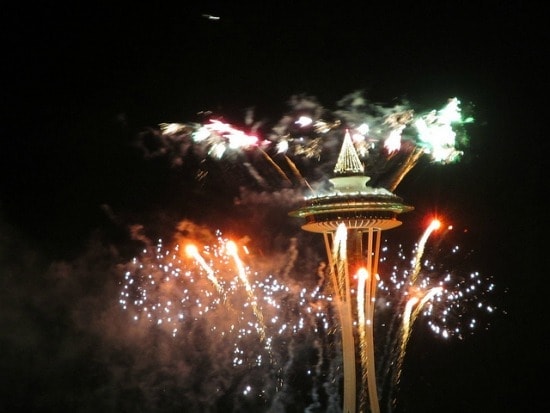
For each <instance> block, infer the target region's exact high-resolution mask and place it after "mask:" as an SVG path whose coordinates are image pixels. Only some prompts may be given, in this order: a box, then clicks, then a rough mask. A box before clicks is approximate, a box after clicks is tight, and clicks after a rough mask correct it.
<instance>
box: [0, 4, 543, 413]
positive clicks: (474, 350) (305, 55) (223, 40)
mask: <svg viewBox="0 0 550 413" xmlns="http://www.w3.org/2000/svg"><path fill="white" fill-rule="evenodd" d="M207 15H212V16H219V17H220V18H219V20H213V19H209V18H208V17H207ZM2 20H3V23H2V51H1V53H2V57H3V59H2V61H3V63H2V67H3V71H2V72H3V74H2V77H1V79H2V94H1V96H2V103H3V109H2V117H3V121H2V122H1V126H0V128H1V129H0V136H1V138H2V144H1V147H0V168H1V171H0V218H1V232H0V234H1V235H0V237H1V239H0V242H1V245H0V254H1V255H0V258H1V268H2V283H3V285H2V292H1V294H0V297H2V299H1V304H0V306H1V308H2V311H1V322H2V326H1V330H2V334H1V335H2V343H3V344H2V357H0V363H1V369H2V381H3V382H4V383H3V385H2V386H1V398H0V411H2V412H14V411H22V410H24V409H29V410H27V411H35V412H50V411H51V412H53V411H56V412H62V411H72V412H76V411H78V412H85V411H93V410H94V408H93V407H92V406H96V407H97V406H100V407H97V408H96V410H95V411H108V410H109V409H110V411H135V410H133V409H132V408H129V407H125V406H130V405H131V404H125V403H124V402H122V401H120V400H119V401H118V404H116V403H115V404H107V403H104V404H102V403H101V401H98V400H97V397H98V396H94V394H95V393H94V389H96V388H98V387H99V386H100V384H99V382H100V381H101V377H103V375H102V374H101V372H100V373H98V371H97V370H101V369H107V365H108V363H103V362H102V360H103V359H102V358H101V357H100V356H99V354H100V353H101V352H102V350H104V349H103V348H102V346H105V344H104V343H102V341H101V340H99V339H97V337H96V336H95V335H90V336H89V337H88V336H87V335H86V332H85V330H84V332H82V330H78V332H76V330H75V328H74V324H76V323H77V322H76V321H75V316H74V314H73V311H74V306H73V305H72V301H71V300H74V301H75V302H78V301H80V303H82V300H85V299H89V296H90V294H92V295H93V292H94V291H101V289H102V282H103V283H104V282H105V281H104V278H103V279H102V278H99V279H90V278H89V277H88V278H86V276H83V277H81V278H79V277H78V276H77V275H78V274H80V273H82V274H88V276H89V275H90V274H92V273H93V272H94V270H93V269H91V268H90V267H92V266H93V265H92V264H91V263H92V262H95V258H93V257H90V250H91V249H92V247H91V246H90V244H91V243H93V242H94V241H90V240H94V239H95V236H96V235H94V234H97V233H98V232H99V233H101V238H102V239H103V242H104V243H106V244H108V245H114V246H116V248H118V249H119V251H120V255H121V256H123V257H124V256H126V255H128V256H131V255H132V254H133V253H135V252H134V251H135V245H134V244H131V243H128V242H127V239H126V238H125V237H126V236H127V232H126V231H127V227H128V226H129V225H130V224H134V223H144V224H146V225H147V228H149V229H150V230H151V231H152V233H155V234H161V235H165V234H170V232H171V231H173V228H174V224H175V223H176V222H177V221H178V220H179V219H182V218H183V217H185V216H188V217H194V218H196V219H199V220H200V219H203V221H211V222H212V223H216V224H217V223H222V222H223V221H224V218H223V215H224V214H225V213H226V212H227V211H225V210H224V211H223V213H222V211H220V210H219V208H218V205H220V203H218V201H219V200H218V199H217V198H218V196H219V198H220V199H223V200H224V201H225V202H227V204H228V205H229V204H230V203H231V202H230V200H231V197H232V195H233V194H229V193H228V194H224V193H218V194H216V195H215V196H214V195H213V194H209V193H208V191H203V192H200V193H199V194H195V193H194V192H193V191H187V190H186V188H187V187H186V183H185V182H186V179H189V175H188V174H187V172H188V171H186V170H185V168H182V169H178V168H169V167H168V166H167V165H166V164H165V163H162V162H160V161H146V160H144V159H143V155H142V153H140V152H139V151H138V150H136V149H135V147H134V146H133V143H134V142H135V139H136V136H138V134H139V133H140V132H142V131H143V130H146V129H147V128H149V127H154V126H156V125H158V124H159V123H162V122H186V121H187V120H189V119H192V118H195V117H196V113H197V112H199V111H203V110H212V111H214V112H216V113H221V114H223V115H224V116H225V117H226V118H227V119H231V120H235V121H236V122H238V121H239V120H241V119H242V118H243V116H244V111H245V109H246V108H249V107H255V108H256V111H257V113H258V115H259V116H265V117H267V118H271V119H276V118H278V117H279V116H280V115H281V113H283V112H284V110H285V105H286V102H287V100H288V99H289V97H290V96H292V95H294V94H298V93H306V94H310V95H313V96H315V97H317V98H318V100H319V101H320V102H322V103H323V104H326V105H327V106H330V105H332V104H333V103H334V102H336V101H337V100H338V99H340V98H341V97H342V96H344V95H346V94H348V93H350V92H353V91H355V90H363V91H364V92H365V95H366V96H367V97H368V98H369V99H370V100H372V101H374V102H384V101H385V102H392V101H396V100H398V99H402V98H406V99H409V100H410V101H412V102H420V103H421V104H422V105H424V106H425V107H437V106H438V105H440V102H442V101H444V100H445V99H447V98H448V97H451V96H458V97H459V98H460V99H461V100H462V101H463V102H471V103H473V105H474V106H475V111H474V116H475V118H476V122H475V124H474V125H473V126H472V130H471V139H472V142H471V148H470V149H469V152H468V154H467V157H466V160H465V162H463V163H458V164H457V165H453V166H450V167H449V168H448V169H445V168H430V166H426V165H421V167H419V168H418V170H414V171H413V172H411V173H410V175H409V176H407V178H406V179H405V180H404V181H403V183H402V184H401V185H400V187H399V191H398V194H399V195H400V196H402V197H403V198H404V199H406V200H407V201H408V202H409V203H411V204H413V205H415V207H416V210H415V212H414V213H412V214H411V215H410V216H408V217H407V218H406V219H404V221H405V223H404V226H403V230H404V231H407V230H410V231H414V233H415V234H419V233H420V231H421V227H422V224H421V221H422V219H423V217H424V216H425V213H426V212H432V211H434V212H442V213H445V214H449V215H450V216H452V217H453V219H454V220H455V221H457V222H459V223H460V225H463V226H465V227H469V228H471V229H472V231H473V233H474V234H473V238H474V241H473V242H474V246H475V248H476V250H478V253H479V255H480V256H481V257H482V258H480V262H479V265H480V267H481V269H482V271H483V272H485V273H490V274H492V276H493V277H494V281H495V284H496V285H497V291H498V295H497V297H495V298H494V300H496V304H497V306H498V308H499V310H502V311H499V312H498V314H496V315H495V317H494V320H493V321H492V323H491V324H492V325H491V328H490V329H489V330H487V331H482V332H479V333H477V334H475V335H474V336H472V337H470V338H468V340H464V341H459V342H452V343H443V344H442V343H441V342H439V341H434V340H433V338H431V337H430V336H429V335H427V334H420V333H419V334H416V335H415V336H414V338H413V341H412V344H411V349H410V351H409V353H408V354H409V358H408V360H410V361H408V363H409V366H408V367H407V369H408V370H407V371H408V372H409V373H405V375H404V378H403V383H402V387H403V391H402V393H401V394H400V396H399V397H400V398H401V400H402V401H401V402H400V409H401V410H399V411H403V412H431V411H441V412H443V411H445V412H493V411H494V412H515V411H527V410H533V408H532V407H529V406H537V405H538V406H541V405H544V404H545V403H546V402H545V400H546V397H544V396H545V395H544V394H543V383H544V382H545V379H544V377H545V374H546V371H547V368H548V356H547V351H546V345H545V344H546V335H547V334H546V331H547V320H548V318H547V315H548V313H547V308H546V302H547V297H546V296H547V290H546V288H547V285H546V284H547V282H548V280H547V277H546V276H547V268H548V267H547V265H546V261H547V258H546V257H547V254H546V248H545V247H546V242H545V236H546V222H547V218H546V216H547V214H546V212H547V208H546V203H547V201H546V189H547V186H546V179H545V172H544V170H543V167H544V162H545V157H546V156H547V151H548V137H547V131H546V127H547V111H546V103H545V100H546V95H547V84H548V80H547V71H546V70H545V67H544V66H545V61H546V55H547V53H546V50H547V44H548V40H549V39H548V35H547V32H546V30H545V29H544V24H545V23H546V22H545V21H544V18H543V13H542V10H539V9H537V8H535V7H533V6H528V5H526V4H524V3H522V2H502V3H499V2H495V3H492V2H491V3H489V2H481V3H479V2H478V3H476V4H472V5H468V6H464V5H462V4H458V3H446V2H441V3H434V4H432V3H425V2H384V3H378V4H371V3H365V2H362V3H359V4H355V3H352V2H350V3H349V4H347V3H346V2H332V3H329V4H326V5H323V4H321V3H319V2H307V3H304V4H302V3H299V4H298V3H291V2H289V4H283V2H277V6H273V5H270V4H267V5H266V4H262V3H258V4H254V5H246V6H245V5H238V4H224V5H215V4H176V5H171V6H167V5H152V4H144V5H137V4H131V5H123V4H116V3H113V4H105V5H98V4H94V5H88V6H87V7H85V6H74V5H72V6H71V5H66V6H60V5H54V4H46V3H43V4H38V5H33V6H31V5H20V6H14V5H10V6H8V7H4V8H3V10H2ZM189 185H191V184H189ZM102 205H103V206H105V205H108V206H109V208H110V209H111V210H112V211H115V214H116V215H117V216H118V217H119V219H120V220H121V221H122V223H121V222H120V221H119V222H118V225H116V226H115V225H113V221H112V219H110V218H111V217H109V216H107V214H105V207H102ZM205 205H206V206H205ZM197 206H198V207H199V208H196V207H197ZM228 208H229V207H228ZM205 210H206V212H205ZM229 210H230V211H231V208H229ZM159 211H160V212H159ZM184 211H185V212H184ZM199 211H201V213H199ZM233 212H235V213H236V214H238V212H237V211H233ZM206 213H209V214H210V215H209V216H208V219H207V218H206V217H205V214H206ZM201 214H202V215H201ZM241 218H242V217H241ZM235 221H237V219H236V220H235ZM231 225H233V229H236V230H238V228H239V225H238V224H235V223H233V224H231ZM274 225H276V224H274ZM268 230H269V228H268V229H267V230H266V231H267V232H269V231H268ZM96 242H97V241H96ZM320 242H321V241H320V240H319V243H320ZM83 257H84V258H83ZM60 263H67V264H66V267H67V268H70V270H67V274H69V275H67V274H65V275H66V276H68V277H69V278H71V281H70V282H69V283H68V282H67V280H66V279H64V278H63V276H61V275H59V278H55V279H54V280H53V281H52V278H51V274H52V273H55V274H59V273H60V272H62V271H61V270H60V266H61V264H60ZM52 268H53V269H52ZM96 270H97V271H99V270H100V269H96ZM46 274H50V275H46ZM60 279H61V280H62V281H63V283H61V284H62V286H61V287H60V286H59V284H58V283H59V280H60ZM102 280H103V281H102ZM60 288H61V289H70V292H67V291H65V290H64V291H63V292H60V291H59V289H60ZM90 291H92V293H90ZM60 297H67V299H66V301H63V300H60ZM90 308H92V307H90ZM79 317H80V318H79V320H80V321H82V320H81V318H82V317H85V316H84V315H82V314H81V313H80V315H79ZM86 317H93V315H92V314H88V315H87V316H86ZM419 331H421V330H419ZM92 336H93V337H95V338H93V339H92ZM94 340H96V341H94ZM90 360H91V361H90ZM103 384H104V383H103ZM114 385H115V384H113V386H114ZM94 397H95V400H94ZM119 397H120V398H121V399H122V398H124V397H128V398H132V397H133V396H132V394H126V395H124V394H121V395H120V396H119ZM177 397H178V396H177V394H176V395H174V396H173V397H172V398H170V397H168V396H167V397H166V400H168V401H166V404H165V405H163V406H164V407H163V408H160V407H158V408H156V409H154V410H153V409H150V410H143V411H176V410H178V411H186V408H185V407H182V406H180V405H178V403H177V402H174V404H173V405H171V404H170V402H169V400H173V399H177ZM90 400H94V401H93V402H91V401H90ZM108 406H109V407H108ZM289 411H292V410H289Z"/></svg>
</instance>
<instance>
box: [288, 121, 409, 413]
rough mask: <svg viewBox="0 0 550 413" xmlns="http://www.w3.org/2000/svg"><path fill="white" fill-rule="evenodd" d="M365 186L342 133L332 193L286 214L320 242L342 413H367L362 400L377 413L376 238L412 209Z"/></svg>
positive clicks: (309, 199)
mask: <svg viewBox="0 0 550 413" xmlns="http://www.w3.org/2000/svg"><path fill="white" fill-rule="evenodd" d="M369 180H370V177H368V176H365V175H364V166H363V164H362V163H361V160H360V159H359V156H358V154H357V151H356V150H355V147H354V146H353V142H352V140H351V135H350V133H349V131H346V133H345V137H344V141H343V144H342V148H341V150H340V153H339V156H338V160H337V162H336V165H335V167H334V177H333V178H332V179H329V182H330V184H331V189H330V190H328V191H325V192H323V193H318V194H315V195H313V196H310V197H307V198H306V199H305V200H304V205H303V206H302V207H301V208H299V209H297V210H294V211H292V212H290V213H289V215H290V216H293V217H298V218H303V219H304V220H305V223H304V224H303V225H302V229H303V230H305V231H310V232H316V233H321V234H323V237H324V242H325V248H326V254H327V259H328V264H329V268H330V278H331V283H332V289H333V298H334V302H335V306H336V307H337V310H338V317H339V321H340V327H341V335H342V355H343V369H344V370H343V374H344V381H343V393H344V395H343V410H342V411H343V412H344V413H355V412H364V411H366V410H365V409H366V405H367V400H368V404H369V407H370V412H371V413H379V412H380V407H379V402H378V392H377V386H376V371H375V361H374V334H373V333H374V323H373V320H374V303H375V295H376V287H377V284H378V262H379V254H380V241H381V233H382V231H383V230H387V229H392V228H395V227H397V226H399V225H401V221H398V220H397V216H398V215H399V214H401V213H403V212H408V211H411V210H413V209H414V208H413V207H412V206H407V205H405V204H403V200H402V199H401V198H399V197H398V196H397V195H395V194H393V193H392V192H390V191H388V190H387V189H385V188H373V187H370V186H368V185H367V184H368V182H369ZM357 360H358V361H357ZM358 373H359V374H358ZM358 389H359V391H360V394H359V397H358V396H357V390H358ZM367 392H368V394H367Z"/></svg>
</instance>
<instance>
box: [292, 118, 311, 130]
mask: <svg viewBox="0 0 550 413" xmlns="http://www.w3.org/2000/svg"><path fill="white" fill-rule="evenodd" d="M294 123H296V124H297V125H300V126H301V127H302V128H303V127H305V126H309V125H311V124H312V123H313V119H311V118H310V117H309V116H300V117H299V118H298V120H296V121H295V122H294Z"/></svg>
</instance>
